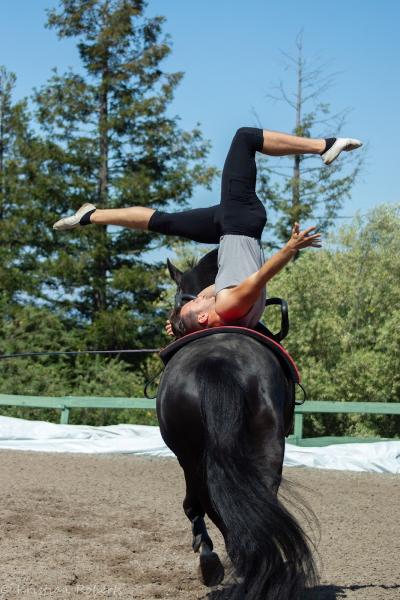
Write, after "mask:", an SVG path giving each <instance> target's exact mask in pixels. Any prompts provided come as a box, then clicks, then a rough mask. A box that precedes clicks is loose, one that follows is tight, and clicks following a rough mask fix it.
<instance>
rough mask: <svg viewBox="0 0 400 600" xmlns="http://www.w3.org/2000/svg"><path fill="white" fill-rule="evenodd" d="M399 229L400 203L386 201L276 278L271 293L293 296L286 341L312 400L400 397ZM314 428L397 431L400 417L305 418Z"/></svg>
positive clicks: (320, 432)
mask: <svg viewBox="0 0 400 600" xmlns="http://www.w3.org/2000/svg"><path fill="white" fill-rule="evenodd" d="M399 231H400V207H399V206H397V207H396V206H382V207H380V208H378V209H376V210H375V211H373V212H372V213H371V215H370V216H369V218H368V220H366V221H361V220H360V219H355V221H354V223H353V224H352V225H349V226H347V227H343V228H342V229H341V230H340V231H339V232H338V234H337V236H335V237H333V238H332V239H331V244H330V246H329V247H328V249H326V250H318V251H311V250H309V251H304V253H303V256H302V258H301V260H298V261H296V262H295V263H293V264H292V265H291V266H290V267H288V268H287V269H286V270H285V271H284V272H283V273H282V274H281V275H280V276H278V277H277V278H276V280H273V282H272V283H271V285H270V287H269V294H270V295H272V296H275V295H277V296H282V297H283V298H286V299H287V300H288V302H289V307H290V321H291V331H290V335H289V337H288V339H287V343H285V345H286V346H287V348H288V349H289V351H290V352H292V354H293V356H294V358H295V359H296V360H297V361H298V363H299V365H300V368H301V372H302V375H303V379H304V383H305V385H306V388H307V390H308V394H309V399H310V400H336V401H353V402H368V401H371V402H400V352H399V350H400V310H399V306H400V287H399V281H400V262H399V259H398V257H399V253H400V235H399ZM317 253H318V255H317ZM267 324H268V323H267ZM311 431H312V432H313V434H314V435H316V434H318V435H343V434H346V435H366V436H368V435H374V434H379V435H381V436H388V437H391V436H394V435H399V434H400V422H399V418H398V417H394V416H375V415H371V416H369V415H366V416H365V417H360V416H359V415H341V416H338V417H336V416H334V415H323V416H319V415H318V416H317V415H313V416H310V417H307V418H306V419H305V435H309V434H310V433H311Z"/></svg>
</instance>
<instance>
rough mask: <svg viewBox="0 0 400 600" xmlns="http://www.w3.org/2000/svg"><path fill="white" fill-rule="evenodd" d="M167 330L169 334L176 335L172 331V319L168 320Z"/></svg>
mask: <svg viewBox="0 0 400 600" xmlns="http://www.w3.org/2000/svg"><path fill="white" fill-rule="evenodd" d="M165 331H166V332H167V334H168V335H170V336H172V337H173V336H174V332H173V331H172V325H171V321H169V320H168V321H167V323H166V325H165Z"/></svg>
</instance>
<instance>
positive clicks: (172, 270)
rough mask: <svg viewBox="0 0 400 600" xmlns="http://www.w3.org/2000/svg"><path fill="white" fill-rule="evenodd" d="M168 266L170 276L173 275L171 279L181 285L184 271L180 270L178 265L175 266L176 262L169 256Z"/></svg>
mask: <svg viewBox="0 0 400 600" xmlns="http://www.w3.org/2000/svg"><path fill="white" fill-rule="evenodd" d="M167 266H168V271H169V274H170V276H171V279H172V280H173V281H175V283H176V285H178V286H179V285H180V283H181V280H182V275H183V273H182V271H180V270H179V269H178V267H176V266H175V265H174V264H173V263H172V262H171V261H170V260H169V258H167Z"/></svg>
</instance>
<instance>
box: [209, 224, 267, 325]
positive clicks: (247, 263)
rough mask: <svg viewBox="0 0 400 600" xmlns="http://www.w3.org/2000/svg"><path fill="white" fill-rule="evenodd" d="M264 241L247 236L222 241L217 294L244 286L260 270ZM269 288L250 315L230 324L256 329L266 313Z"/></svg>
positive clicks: (216, 283)
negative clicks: (247, 279)
mask: <svg viewBox="0 0 400 600" xmlns="http://www.w3.org/2000/svg"><path fill="white" fill-rule="evenodd" d="M264 262H265V259H264V251H263V248H262V246H261V242H260V241H259V240H257V239H255V238H252V237H248V236H246V235H230V234H228V235H224V236H222V237H221V239H220V242H219V250H218V273H217V276H216V278H215V293H216V294H218V292H220V291H221V290H224V289H226V288H229V287H234V286H235V285H239V283H242V281H243V280H244V279H246V277H249V275H252V274H253V273H255V272H256V271H258V270H259V269H260V268H261V266H262V265H263V264H264ZM266 297H267V294H266V289H265V288H264V289H263V291H262V292H261V293H260V296H259V298H258V300H257V302H256V303H255V304H254V305H253V306H252V308H251V309H250V310H249V312H248V313H247V314H246V315H244V317H241V318H240V319H235V321H232V322H230V324H231V325H240V326H242V327H255V326H256V325H257V323H258V321H259V320H260V318H261V315H262V314H263V312H264V308H265V300H266Z"/></svg>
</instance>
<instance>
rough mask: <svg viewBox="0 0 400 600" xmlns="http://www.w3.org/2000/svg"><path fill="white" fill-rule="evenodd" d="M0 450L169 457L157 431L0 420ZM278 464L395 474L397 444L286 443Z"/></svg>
mask: <svg viewBox="0 0 400 600" xmlns="http://www.w3.org/2000/svg"><path fill="white" fill-rule="evenodd" d="M0 449H8V450H30V451H35V450H37V451H40V452H81V453H85V454H102V453H103V454H104V453H117V454H118V453H125V454H142V455H144V454H147V455H150V456H173V454H172V452H171V451H170V450H169V449H168V448H167V447H166V445H165V444H164V442H163V440H162V437H161V435H160V430H159V428H158V427H150V426H147V425H109V426H107V427H91V426H89V425H57V424H55V423H47V422H45V421H27V420H25V419H14V418H12V417H1V416H0ZM284 465H285V466H287V467H314V468H317V469H339V470H345V471H370V472H375V473H400V441H393V442H375V443H365V444H335V445H331V446H325V447H323V448H308V447H307V448H305V447H299V446H294V445H292V444H287V445H286V452H285V461H284Z"/></svg>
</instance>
